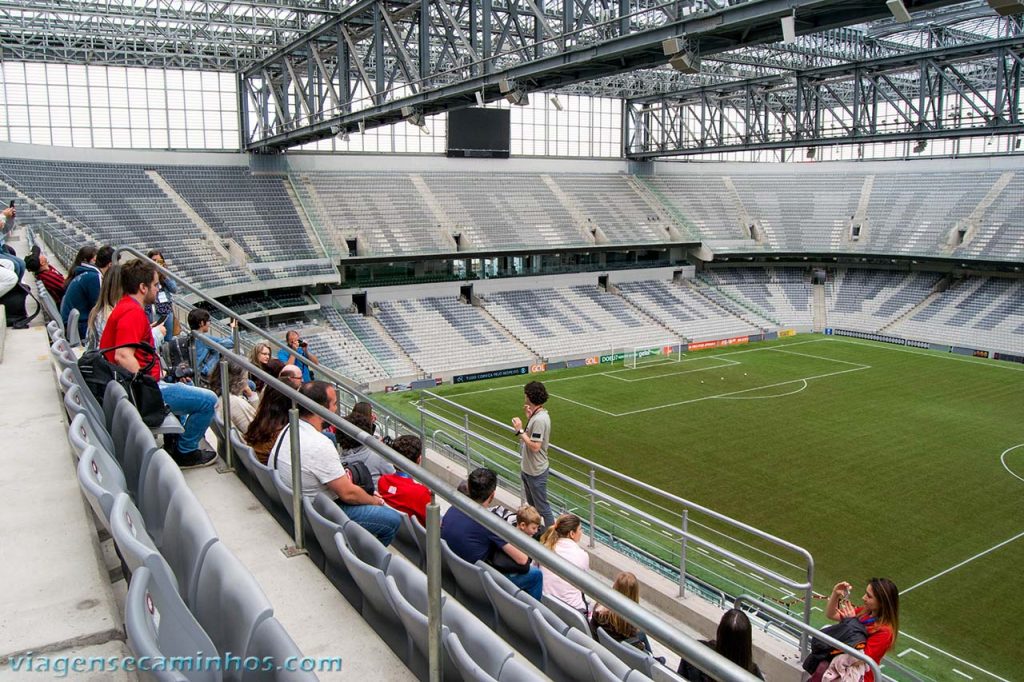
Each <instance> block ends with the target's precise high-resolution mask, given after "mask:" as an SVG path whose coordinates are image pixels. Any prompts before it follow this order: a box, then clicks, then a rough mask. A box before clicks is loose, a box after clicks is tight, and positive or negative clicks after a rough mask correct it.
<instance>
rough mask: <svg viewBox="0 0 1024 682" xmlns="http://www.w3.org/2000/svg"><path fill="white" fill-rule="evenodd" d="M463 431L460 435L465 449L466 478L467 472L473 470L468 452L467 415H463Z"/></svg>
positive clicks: (471, 457)
mask: <svg viewBox="0 0 1024 682" xmlns="http://www.w3.org/2000/svg"><path fill="white" fill-rule="evenodd" d="M463 417H464V419H463V429H462V435H463V437H464V441H463V444H464V447H465V448H466V476H469V472H471V471H472V470H473V455H471V454H470V452H469V415H468V414H466V415H463Z"/></svg>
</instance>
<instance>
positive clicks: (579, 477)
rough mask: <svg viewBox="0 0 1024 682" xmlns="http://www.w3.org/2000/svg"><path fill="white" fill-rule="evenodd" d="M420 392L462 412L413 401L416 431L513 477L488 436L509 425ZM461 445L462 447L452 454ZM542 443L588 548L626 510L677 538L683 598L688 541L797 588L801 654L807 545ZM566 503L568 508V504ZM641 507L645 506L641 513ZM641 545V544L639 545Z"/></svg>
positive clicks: (514, 455)
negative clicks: (584, 526)
mask: <svg viewBox="0 0 1024 682" xmlns="http://www.w3.org/2000/svg"><path fill="white" fill-rule="evenodd" d="M426 393H427V394H428V395H429V396H430V399H431V400H432V401H438V402H439V403H441V404H442V405H444V406H446V407H448V408H451V409H452V410H453V411H454V412H457V413H458V414H459V415H460V416H461V417H462V418H461V419H459V420H457V419H456V418H453V416H452V415H450V414H449V415H445V414H440V413H439V411H437V410H432V409H430V408H429V407H427V406H426V405H424V404H420V405H419V407H418V409H419V412H420V424H421V431H422V432H423V433H428V425H429V433H430V436H431V443H432V444H433V445H434V447H435V449H436V450H439V451H447V454H449V456H451V457H452V458H453V459H463V458H464V459H465V462H466V466H467V468H468V469H472V467H473V464H474V462H473V454H474V453H475V454H476V455H477V456H478V463H481V464H484V463H485V464H488V465H489V466H495V467H496V468H501V469H503V470H504V471H505V473H506V474H507V475H508V476H510V478H511V479H512V480H515V479H516V474H517V473H518V468H519V464H518V463H519V460H520V455H519V452H518V451H517V450H513V449H511V448H509V447H508V446H506V445H504V444H502V443H500V442H498V441H497V440H496V438H495V437H501V436H502V435H504V433H505V432H509V433H511V432H514V429H513V428H512V427H511V426H509V425H507V424H504V423H502V422H499V421H497V420H495V419H492V418H491V417H489V416H487V415H485V414H481V413H480V412H476V411H475V410H472V409H470V408H468V407H465V406H464V405H460V404H458V403H456V402H454V401H452V400H449V399H448V398H445V397H443V396H439V395H437V394H434V393H431V392H430V391H426ZM470 417H472V418H473V419H474V420H475V421H477V427H476V428H474V425H473V424H471V423H470ZM460 422H461V423H460ZM481 422H482V423H483V424H486V426H487V430H489V431H491V432H492V433H493V436H492V437H488V436H487V435H482V434H481V431H482V430H483V429H480V428H479V423H481ZM474 443H475V444H477V447H476V448H473V447H472V445H473V444H474ZM460 449H461V452H459V450H460ZM548 449H549V452H555V453H558V454H559V455H561V456H562V457H563V458H564V459H563V461H562V462H559V463H558V464H557V465H555V466H552V468H551V476H552V478H553V479H555V481H557V482H558V484H559V485H560V486H561V487H562V488H563V490H567V491H569V494H568V495H566V497H568V498H573V499H576V500H579V501H580V502H581V503H582V504H584V505H585V506H586V510H587V515H588V519H589V524H590V533H589V536H590V540H589V546H590V547H593V546H594V543H595V538H596V537H597V536H599V535H600V534H601V531H605V532H610V533H609V534H610V535H611V536H615V534H616V532H615V531H616V530H617V529H621V528H623V522H622V521H621V520H615V521H613V520H611V519H613V518H614V517H615V516H617V515H619V514H626V515H627V516H628V517H629V519H636V521H637V522H638V523H639V524H642V525H643V526H645V527H646V530H648V531H649V532H650V533H651V534H652V535H653V536H657V535H658V534H659V533H661V534H662V536H664V535H670V536H672V537H676V538H679V539H680V540H679V542H678V544H676V545H674V552H675V554H674V556H673V558H672V561H671V563H672V564H673V565H678V567H679V595H680V596H683V595H684V594H685V591H686V581H687V570H688V568H691V567H693V566H694V562H692V560H691V559H688V552H689V551H690V550H691V549H692V547H691V545H693V546H695V547H696V548H697V551H699V552H702V553H707V552H714V553H715V555H716V556H717V557H719V558H720V559H721V560H723V563H725V565H728V563H729V562H731V563H732V564H735V565H736V566H738V567H742V568H743V569H746V570H747V571H751V572H753V573H755V574H757V575H758V576H760V577H761V578H763V579H764V582H765V584H766V585H776V586H779V587H781V588H783V589H784V590H793V591H795V592H797V593H802V594H803V621H802V622H803V624H804V627H803V628H798V629H797V630H798V632H799V633H800V653H801V656H804V655H806V653H807V651H808V648H807V647H808V629H809V628H810V621H811V605H812V602H813V597H814V592H813V585H814V557H813V556H812V555H811V553H810V552H809V551H808V550H806V549H804V548H803V547H800V546H799V545H796V544H793V543H792V542H789V541H787V540H784V539H782V538H779V537H777V536H775V535H772V534H771V533H767V532H765V531H763V530H761V529H759V528H755V527H754V526H751V525H749V524H746V523H744V522H742V521H739V520H737V519H734V518H732V517H729V516H726V515H725V514H722V513H719V512H716V511H714V510H712V509H709V508H707V507H705V506H703V505H700V504H697V503H695V502H692V501H690V500H687V499H684V498H682V497H679V496H677V495H673V494H672V493H668V492H666V491H664V490H661V489H660V488H656V487H654V486H652V485H650V484H648V483H645V482H643V481H640V480H638V479H635V478H632V477H630V476H626V475H624V474H622V473H620V472H618V471H616V470H614V469H611V468H609V467H606V466H603V465H601V464H598V463H596V462H593V461H591V460H589V459H587V458H585V457H582V456H580V455H577V454H576V453H574V452H572V451H570V450H566V449H565V448H562V447H559V446H557V445H554V444H551V445H549V446H548ZM460 455H461V457H460ZM494 455H497V456H498V457H500V458H501V459H502V460H504V463H502V462H500V461H497V462H496V461H495V458H494ZM566 461H567V462H570V463H572V465H573V467H565V466H564V463H565V462H566ZM573 474H575V475H573ZM599 476H600V483H601V484H602V485H604V486H607V487H608V488H611V489H612V493H614V494H612V493H607V492H603V491H602V490H599V489H598V483H599V478H598V477H599ZM552 487H554V486H552ZM627 488H632V489H634V490H637V491H639V492H640V493H642V495H643V497H640V496H639V495H636V494H634V493H631V492H629V490H627ZM573 493H575V494H573ZM623 497H632V498H633V500H624V499H623ZM599 505H600V506H602V507H604V509H605V510H607V512H608V513H607V514H604V516H605V519H604V520H603V521H602V520H601V519H600V516H601V515H600V514H599V512H598V508H599ZM566 506H571V504H570V505H566ZM645 507H646V508H647V509H650V510H651V511H647V510H646V509H645ZM658 511H662V512H664V513H665V514H664V515H659V514H657V512H658ZM693 512H696V513H699V514H702V515H704V516H705V517H707V518H709V519H713V520H715V521H717V522H719V523H721V524H723V525H724V526H725V527H726V528H728V529H731V530H732V531H735V532H736V534H742V533H746V534H748V536H752V537H753V538H757V539H758V540H761V541H763V542H764V543H766V544H767V545H769V546H774V547H777V548H780V549H782V550H784V551H785V552H788V553H789V554H790V555H792V556H793V557H794V560H795V561H800V563H799V564H798V563H791V562H789V561H781V560H779V558H778V557H774V556H773V555H771V554H769V553H768V552H765V551H763V550H761V549H759V548H757V547H754V546H753V545H750V544H749V543H747V542H745V541H743V540H742V539H739V538H736V537H731V536H730V535H727V534H725V533H723V532H722V531H718V530H715V529H713V528H711V527H709V526H706V525H703V526H702V525H701V524H699V523H698V522H696V521H695V519H694V518H693V517H692V516H691V514H692V513H693ZM664 516H671V517H673V518H674V519H678V521H673V522H669V521H666V520H665V518H664ZM613 523H614V524H616V527H615V528H609V526H610V525H611V524H613ZM602 526H603V527H602ZM693 526H701V528H702V530H703V531H704V532H705V533H707V534H717V535H720V536H721V537H722V539H725V540H727V541H730V542H729V544H734V545H736V546H738V547H740V548H745V549H746V550H748V551H747V553H748V554H749V553H759V554H761V555H762V558H769V557H770V558H772V559H775V560H776V562H777V563H781V564H782V565H787V566H791V567H794V568H796V569H798V570H801V571H802V572H803V574H804V576H805V578H804V579H793V578H791V577H788V576H786V575H784V574H782V573H781V572H779V571H778V570H776V569H774V568H770V567H767V566H765V565H763V563H758V562H757V561H754V560H751V559H749V558H747V557H746V556H743V555H741V554H739V553H737V549H736V548H733V549H730V548H727V547H724V546H722V544H721V540H719V541H718V542H714V541H711V540H708V539H706V538H705V537H702V536H701V535H698V534H696V533H695V532H694V531H693ZM633 544H634V545H635V546H637V547H638V549H640V550H641V551H649V549H648V548H649V547H650V546H651V541H650V539H649V538H648V539H647V540H646V542H645V540H644V539H643V538H638V539H637V540H634V542H633ZM645 544H646V545H647V547H645ZM723 579H724V578H723ZM701 580H703V581H705V582H710V583H711V584H712V585H714V583H715V580H713V579H711V580H709V579H707V578H702V579H701ZM769 581H770V582H769ZM715 587H716V588H719V589H720V586H717V585H716V586H715ZM748 589H749V586H745V585H742V584H739V583H733V588H732V589H731V590H730V591H732V593H733V594H736V593H738V592H744V591H746V590H748Z"/></svg>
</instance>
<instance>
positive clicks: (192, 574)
mask: <svg viewBox="0 0 1024 682" xmlns="http://www.w3.org/2000/svg"><path fill="white" fill-rule="evenodd" d="M216 542H217V531H216V530H215V529H214V527H213V524H212V523H211V522H210V517H209V516H207V515H206V510H204V509H203V506H202V505H201V504H200V503H199V500H198V499H196V496H195V494H193V493H192V490H190V489H189V488H188V487H187V486H186V487H183V488H179V489H178V490H176V491H175V492H174V494H173V495H172V496H171V502H170V504H169V505H168V506H167V515H166V516H165V518H164V532H163V537H162V538H161V543H160V544H159V545H158V547H159V549H160V553H161V554H162V555H163V557H164V559H166V560H167V563H168V565H170V567H171V570H172V571H173V572H174V575H175V577H176V578H177V579H178V591H179V592H181V594H182V595H183V597H184V599H185V603H186V604H188V605H189V606H190V607H194V606H195V603H196V586H197V583H198V582H199V580H198V578H199V571H200V567H201V566H202V564H203V561H204V560H205V558H206V554H207V552H208V551H209V550H210V547H212V546H213V545H214V544H216Z"/></svg>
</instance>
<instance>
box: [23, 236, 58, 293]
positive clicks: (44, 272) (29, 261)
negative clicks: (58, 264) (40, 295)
mask: <svg viewBox="0 0 1024 682" xmlns="http://www.w3.org/2000/svg"><path fill="white" fill-rule="evenodd" d="M25 268H26V269H27V270H28V271H29V272H31V273H32V274H33V275H35V277H36V279H37V280H39V281H40V282H42V283H43V286H44V287H46V290H47V291H48V292H49V293H50V296H51V297H53V302H54V303H56V304H57V305H58V306H59V305H60V302H61V299H62V298H64V285H65V284H66V282H65V281H64V275H62V274H60V271H59V270H58V269H57V268H55V267H53V266H52V265H51V264H50V261H49V259H47V257H46V254H44V253H42V252H41V251H40V250H39V247H38V246H33V247H32V253H30V254H29V255H28V256H26V257H25Z"/></svg>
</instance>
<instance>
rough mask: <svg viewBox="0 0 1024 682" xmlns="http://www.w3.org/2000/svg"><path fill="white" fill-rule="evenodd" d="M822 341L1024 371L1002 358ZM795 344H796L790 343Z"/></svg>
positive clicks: (843, 341) (830, 338) (833, 339)
mask: <svg viewBox="0 0 1024 682" xmlns="http://www.w3.org/2000/svg"><path fill="white" fill-rule="evenodd" d="M821 340H822V341H828V342H830V343H848V344H850V345H851V346H866V347H868V348H883V349H885V350H892V351H896V352H898V353H910V354H911V355H923V356H925V357H929V358H942V359H944V360H956V361H957V362H966V363H968V364H971V365H978V366H980V367H995V368H996V369H1008V370H1011V371H1013V372H1024V367H1015V366H1014V365H1013V363H1011V362H1003V361H1000V360H974V359H972V358H962V357H958V356H956V355H953V354H947V355H936V354H935V352H934V351H921V352H919V351H915V350H911V349H909V348H899V347H896V346H893V345H890V344H885V343H878V344H875V343H859V342H857V341H849V340H847V339H837V338H836V337H834V336H830V337H829V338H828V339H821ZM789 345H795V344H789Z"/></svg>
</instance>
